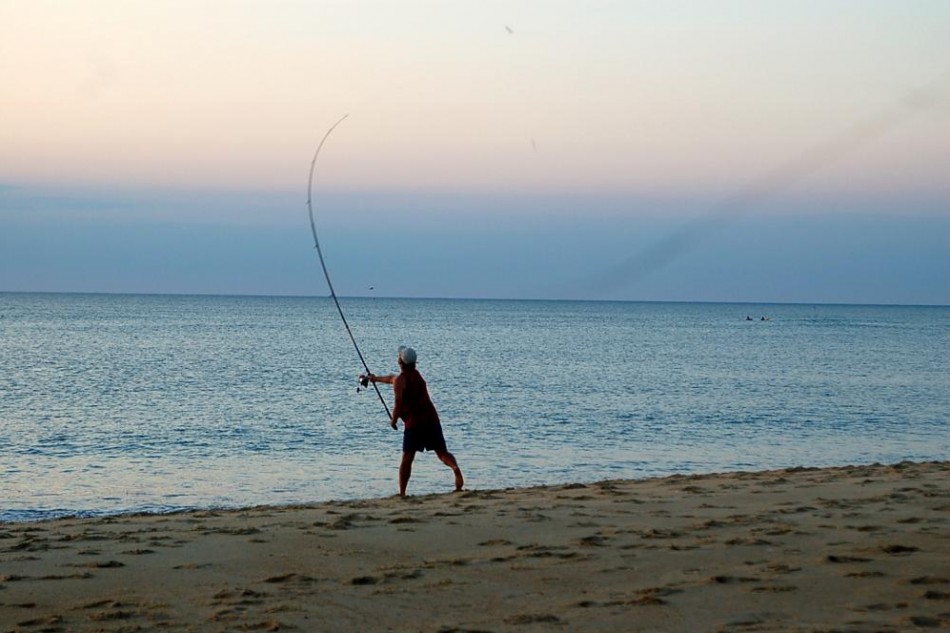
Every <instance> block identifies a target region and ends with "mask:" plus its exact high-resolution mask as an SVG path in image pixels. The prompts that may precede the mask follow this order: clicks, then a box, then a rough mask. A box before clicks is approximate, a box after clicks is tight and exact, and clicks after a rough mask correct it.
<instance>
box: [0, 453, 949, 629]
mask: <svg viewBox="0 0 950 633" xmlns="http://www.w3.org/2000/svg"><path fill="white" fill-rule="evenodd" d="M948 560H950V462H948V461H938V462H920V463H916V462H901V463H898V464H893V465H882V464H872V465H866V466H836V467H828V468H810V467H798V468H787V469H780V470H770V471H759V472H747V471H736V472H725V473H715V474H682V475H671V476H666V477H662V478H653V479H642V480H606V481H600V482H594V483H583V484H581V483H578V484H562V485H550V486H535V487H529V488H508V489H500V490H485V491H479V490H475V491H463V492H461V493H446V494H435V495H422V496H419V497H412V496H410V497H409V498H407V499H401V498H399V497H397V496H393V497H384V498H377V499H363V500H349V501H330V502H324V503H318V504H307V505H290V506H258V507H253V508H243V509H224V510H189V511H178V512H172V513H163V514H143V513H139V514H126V515H111V516H104V517H87V518H80V517H67V518H57V519H45V520H40V521H28V522H15V523H0V633H2V632H4V631H79V632H82V631H159V630H161V631H201V632H204V631H209V632H210V631H232V630H270V631H277V630H281V631H283V630H298V631H309V630H321V631H347V630H370V631H386V630H412V631H547V630H572V631H573V630H580V631H616V630H651V631H653V630H662V631H698V630H709V631H719V630H723V631H799V630H801V631H812V630H828V629H833V630H848V631H903V630H908V629H911V630H913V629H922V630H926V629H928V628H945V627H950V570H948V569H947V561H948Z"/></svg>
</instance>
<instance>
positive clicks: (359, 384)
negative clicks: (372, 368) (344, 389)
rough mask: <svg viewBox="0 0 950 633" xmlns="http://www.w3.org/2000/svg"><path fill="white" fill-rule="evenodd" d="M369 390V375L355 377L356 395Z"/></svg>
mask: <svg viewBox="0 0 950 633" xmlns="http://www.w3.org/2000/svg"><path fill="white" fill-rule="evenodd" d="M363 389H369V374H360V375H359V376H357V377H356V393H359V392H360V391H362V390H363Z"/></svg>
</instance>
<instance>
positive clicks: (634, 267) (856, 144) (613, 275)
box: [578, 70, 950, 294]
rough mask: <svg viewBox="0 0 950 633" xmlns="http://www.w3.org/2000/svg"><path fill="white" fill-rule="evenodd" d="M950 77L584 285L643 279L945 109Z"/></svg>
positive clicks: (596, 290) (608, 287) (602, 288)
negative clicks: (945, 88)
mask: <svg viewBox="0 0 950 633" xmlns="http://www.w3.org/2000/svg"><path fill="white" fill-rule="evenodd" d="M948 79H950V70H945V71H944V72H942V73H941V74H940V75H938V76H937V78H936V79H935V80H934V81H932V82H931V83H929V84H928V85H926V86H923V87H920V88H918V89H916V90H913V91H910V92H909V93H907V94H905V95H904V96H903V98H901V99H900V100H899V101H898V102H897V103H896V104H894V105H892V106H890V107H888V108H886V109H883V110H881V111H879V112H878V113H876V114H874V115H873V116H870V117H869V118H867V119H865V120H864V121H861V122H859V123H857V124H856V125H853V126H851V127H849V128H847V129H845V130H843V131H842V132H841V133H839V134H838V135H836V136H833V137H831V138H829V139H826V140H825V141H824V142H822V143H819V144H817V145H815V146H813V147H811V148H809V149H807V150H805V151H804V152H802V153H801V154H799V155H798V156H794V157H792V158H791V159H789V160H787V161H785V162H784V163H782V164H780V165H778V166H777V167H775V168H773V169H772V170H770V171H767V172H765V173H764V174H762V175H761V176H759V177H758V178H757V179H755V180H753V181H752V182H751V183H750V184H749V185H748V186H746V187H745V188H743V189H741V190H739V191H738V192H736V193H734V194H733V195H732V196H730V197H728V198H726V199H725V200H724V201H723V202H722V203H720V204H719V205H717V206H716V207H714V208H713V209H712V210H711V211H710V212H708V213H707V214H705V215H703V216H701V217H699V218H696V219H694V220H691V221H689V222H687V223H686V224H685V225H684V226H683V227H681V228H680V229H679V230H676V231H673V232H672V233H670V234H668V235H667V236H666V237H665V238H662V239H660V240H658V241H656V242H654V243H653V244H652V245H650V246H648V247H646V248H644V249H642V250H640V251H639V252H637V253H635V254H633V255H631V256H629V257H627V258H626V259H624V260H623V261H621V262H620V263H618V264H615V265H613V266H611V267H609V268H607V269H605V270H603V271H602V272H600V273H599V274H597V275H593V276H590V277H588V278H586V279H585V280H584V282H583V283H582V284H581V285H579V286H578V289H581V288H582V289H583V292H586V293H588V294H591V293H593V294H601V293H605V292H609V291H612V290H617V289H618V288H620V287H623V286H628V285H630V284H632V283H634V282H636V281H639V280H641V279H642V278H644V277H647V276H648V275H650V274H653V273H655V272H656V271H658V270H660V269H661V268H664V267H665V266H667V265H668V264H670V263H671V262H673V261H675V260H677V259H679V258H680V257H682V256H683V255H684V254H685V253H687V252H689V251H691V250H694V249H696V248H697V247H698V246H699V245H700V244H702V243H703V242H705V241H707V240H708V239H709V238H710V237H711V236H712V235H713V234H714V233H716V232H718V231H721V230H723V229H725V228H727V227H728V226H730V225H732V224H734V223H735V222H737V221H739V220H740V219H742V218H743V217H745V216H747V215H749V214H750V213H751V212H752V211H754V210H755V208H756V207H758V206H760V205H761V204H763V203H764V202H766V201H768V200H770V199H772V198H774V197H776V196H778V195H779V194H781V193H783V192H784V191H785V190H787V189H790V188H792V187H793V186H795V185H796V184H798V183H799V182H801V181H803V180H805V179H806V178H807V177H809V176H811V175H813V174H815V173H817V172H819V171H821V170H823V169H825V168H826V167H828V166H829V165H832V164H834V163H836V162H839V161H841V160H842V159H843V158H845V157H846V156H848V155H851V154H853V153H855V152H856V151H857V150H858V149H860V148H861V147H864V146H865V145H868V144H870V143H871V142H873V141H875V140H877V139H878V138H880V137H882V136H884V135H886V134H887V133H889V132H891V131H892V130H894V129H896V128H898V127H900V126H901V125H903V124H904V123H905V122H907V121H908V120H910V119H912V118H914V117H915V116H918V115H919V114H921V113H924V112H927V111H932V110H937V111H940V110H945V109H946V101H945V99H944V97H943V95H942V93H941V89H942V87H943V86H944V84H946V82H947V80H948Z"/></svg>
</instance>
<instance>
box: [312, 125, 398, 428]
mask: <svg viewBox="0 0 950 633" xmlns="http://www.w3.org/2000/svg"><path fill="white" fill-rule="evenodd" d="M348 116H350V115H349V114H344V115H343V117H342V118H341V119H340V120H339V121H337V122H336V123H334V124H333V125H331V126H330V129H329V130H327V133H326V134H324V135H323V138H322V139H321V140H320V144H319V145H317V151H315V152H314V153H313V160H312V161H310V178H309V179H308V180H307V211H308V212H309V214H310V231H311V232H312V233H313V245H314V247H316V249H317V257H319V259H320V267H321V268H322V269H323V276H324V277H326V278H327V287H328V288H329V289H330V296H331V297H332V298H333V303H334V305H336V311H337V312H339V314H340V320H342V321H343V327H344V328H346V333H347V334H349V335H350V341H351V342H352V343H353V349H355V350H356V355H357V356H359V358H360V362H361V363H363V368H364V369H366V374H367V375H368V374H371V373H373V372H371V371H370V370H369V365H367V364H366V359H365V358H363V352H361V351H360V346H359V345H357V344H356V337H355V336H353V330H351V329H350V324H349V323H348V322H347V320H346V316H345V315H344V314H343V307H342V306H341V305H340V300H339V299H338V298H337V296H336V291H335V290H334V289H333V282H332V281H330V271H328V270H327V263H326V261H325V260H324V259H323V250H322V249H321V248H320V238H319V237H317V225H316V223H315V222H314V221H313V202H312V199H313V172H314V168H315V167H316V166H317V157H318V156H320V150H321V149H323V144H324V143H326V141H327V139H328V138H329V137H330V134H331V133H332V132H333V130H335V129H336V126H338V125H339V124H340V123H343V120H344V119H346V117H348ZM368 382H369V381H368V380H367V377H366V376H362V375H361V376H360V382H359V384H360V385H362V386H363V387H366V386H367V383H368ZM372 385H373V389H375V390H376V395H377V396H379V401H380V402H381V403H382V404H383V408H384V409H386V417H387V419H391V418H392V413H390V411H389V405H388V404H386V400H385V399H383V394H382V393H380V391H379V386H378V385H377V384H376V383H375V382H374V383H372Z"/></svg>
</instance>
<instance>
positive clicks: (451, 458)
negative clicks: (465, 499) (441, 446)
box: [435, 451, 465, 490]
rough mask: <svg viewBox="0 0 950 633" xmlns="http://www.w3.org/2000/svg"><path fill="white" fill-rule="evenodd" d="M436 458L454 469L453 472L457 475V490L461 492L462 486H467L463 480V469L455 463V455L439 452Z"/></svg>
mask: <svg viewBox="0 0 950 633" xmlns="http://www.w3.org/2000/svg"><path fill="white" fill-rule="evenodd" d="M435 455H436V457H438V458H439V459H440V460H442V463H443V464H445V465H446V466H448V467H449V468H451V469H452V472H453V473H455V490H461V489H462V486H464V485H465V480H464V479H463V478H462V469H461V468H459V463H458V462H457V461H455V455H453V454H452V453H450V452H448V451H445V452H444V453H443V452H437V453H436V454H435Z"/></svg>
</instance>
